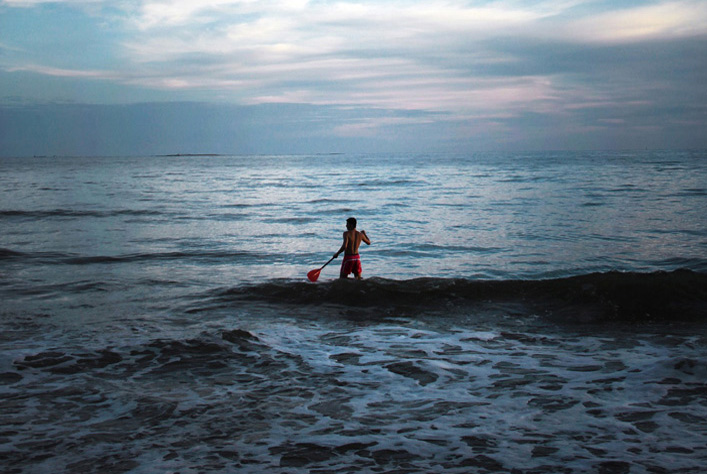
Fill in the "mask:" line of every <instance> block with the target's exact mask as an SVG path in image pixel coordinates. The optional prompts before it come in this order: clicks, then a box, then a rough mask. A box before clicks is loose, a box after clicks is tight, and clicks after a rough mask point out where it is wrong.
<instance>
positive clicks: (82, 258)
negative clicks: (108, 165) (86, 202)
mask: <svg viewBox="0 0 707 474" xmlns="http://www.w3.org/2000/svg"><path fill="white" fill-rule="evenodd" d="M268 257H270V255H267V254H262V253H257V252H247V251H173V252H140V253H130V254H122V255H78V254H72V253H58V252H17V251H14V250H10V249H3V248H0V260H17V261H25V262H30V263H42V264H53V265H90V264H111V263H132V262H150V261H164V260H167V261H170V260H176V261H178V260H199V261H202V262H204V261H207V262H208V261H213V262H215V263H220V262H223V261H225V260H229V261H231V260H238V259H239V258H251V259H263V258H268Z"/></svg>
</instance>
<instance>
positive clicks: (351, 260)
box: [340, 254, 362, 277]
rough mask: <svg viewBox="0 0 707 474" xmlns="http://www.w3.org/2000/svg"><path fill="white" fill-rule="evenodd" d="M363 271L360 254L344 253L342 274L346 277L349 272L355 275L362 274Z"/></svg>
mask: <svg viewBox="0 0 707 474" xmlns="http://www.w3.org/2000/svg"><path fill="white" fill-rule="evenodd" d="M361 271H362V269H361V256H360V255H358V254H356V255H344V261H343V262H341V272H340V276H342V277H345V276H348V275H349V273H353V274H354V275H360V274H361Z"/></svg>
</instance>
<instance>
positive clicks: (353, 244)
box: [341, 229, 371, 255]
mask: <svg viewBox="0 0 707 474" xmlns="http://www.w3.org/2000/svg"><path fill="white" fill-rule="evenodd" d="M361 242H366V244H367V245H371V241H370V240H369V239H368V237H367V236H366V231H365V230H362V231H361V232H359V231H357V230H356V229H351V230H347V231H346V232H344V243H343V244H342V245H341V247H342V248H343V249H344V255H356V254H357V253H358V248H359V247H360V246H361Z"/></svg>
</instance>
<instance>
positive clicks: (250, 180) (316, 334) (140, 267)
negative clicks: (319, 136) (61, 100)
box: [0, 152, 707, 473]
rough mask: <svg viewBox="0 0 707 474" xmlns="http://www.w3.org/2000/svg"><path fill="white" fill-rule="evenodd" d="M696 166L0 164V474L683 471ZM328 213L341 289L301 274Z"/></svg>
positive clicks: (696, 427) (700, 213)
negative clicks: (350, 239)
mask: <svg viewBox="0 0 707 474" xmlns="http://www.w3.org/2000/svg"><path fill="white" fill-rule="evenodd" d="M705 183H707V162H705V156H704V155H703V154H699V153H678V152H661V153H651V154H641V153H631V154H629V153H622V154H621V153H614V154H608V153H603V154H602V153H593V154H572V153H560V154H536V155H478V156H470V157H460V156H447V155H438V156H432V157H430V156H424V157H423V156H419V157H410V156H392V157H391V156H377V157H376V156H362V157H354V156H347V155H343V156H341V155H336V156H312V157H306V156H299V157H293V156H289V157H161V158H160V157H143V158H58V159H0V225H1V226H2V227H1V228H2V231H1V232H0V404H1V408H2V409H1V410H0V470H1V471H2V472H27V473H44V472H57V473H61V472H71V473H73V472H102V473H111V472H116V473H117V472H135V473H151V472H180V473H197V472H246V473H247V472H253V473H260V472H281V473H285V472H288V473H297V472H302V473H304V472H322V473H324V472H396V473H397V472H416V473H417V472H419V473H428V472H452V473H455V472H458V473H467V472H518V473H520V472H522V473H539V472H547V473H554V472H592V473H593V472H605V473H627V472H630V473H659V472H695V473H697V472H701V471H702V468H703V466H704V465H705V464H707V448H706V447H705V446H707V382H706V380H707V363H706V362H705V360H707V357H706V356H707V338H706V333H705V328H706V327H707V326H706V324H705V323H706V322H707V320H706V319H705V315H707V275H706V273H707V265H706V263H707V258H706V255H707V230H706V229H707V214H706V213H705V212H704V209H705V208H706V207H705V204H707V189H706V188H705ZM351 214H353V215H356V217H358V218H359V221H360V223H361V226H360V227H361V228H363V229H365V230H366V231H367V232H368V234H369V235H370V237H371V239H372V240H373V245H372V246H371V247H367V248H364V249H362V258H363V266H364V274H365V276H367V277H369V278H367V280H365V281H363V282H354V281H338V280H335V278H334V277H335V276H336V274H337V268H336V263H332V264H331V265H330V266H328V267H327V268H326V269H325V270H324V271H323V272H322V276H321V277H320V282H319V283H317V284H311V283H308V282H306V280H305V274H306V272H307V271H308V270H310V269H312V268H316V267H318V266H320V265H321V264H323V263H324V262H325V261H326V260H327V259H328V258H329V257H330V255H331V254H332V253H333V252H334V251H335V250H336V249H337V248H338V246H339V244H340V242H339V239H340V232H341V231H342V230H343V222H344V220H345V218H346V217H348V216H349V215H351Z"/></svg>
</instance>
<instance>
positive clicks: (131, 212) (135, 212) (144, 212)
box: [0, 209, 164, 219]
mask: <svg viewBox="0 0 707 474" xmlns="http://www.w3.org/2000/svg"><path fill="white" fill-rule="evenodd" d="M162 214H164V213H163V212H161V211H155V210H149V209H112V210H106V211H98V210H80V209H46V210H33V211H27V210H16V209H5V210H0V218H4V217H19V218H27V219H46V218H52V217H113V216H159V215H162Z"/></svg>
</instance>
